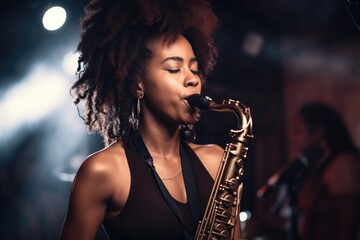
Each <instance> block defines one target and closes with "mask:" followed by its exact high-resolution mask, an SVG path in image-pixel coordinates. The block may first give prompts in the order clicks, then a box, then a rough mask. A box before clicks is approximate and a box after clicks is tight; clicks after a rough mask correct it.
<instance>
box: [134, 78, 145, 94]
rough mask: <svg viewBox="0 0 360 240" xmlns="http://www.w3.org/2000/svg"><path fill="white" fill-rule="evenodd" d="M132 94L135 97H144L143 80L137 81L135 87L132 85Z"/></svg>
mask: <svg viewBox="0 0 360 240" xmlns="http://www.w3.org/2000/svg"><path fill="white" fill-rule="evenodd" d="M133 94H134V95H135V96H136V97H137V98H140V99H141V98H143V97H144V84H143V82H142V81H141V80H140V81H137V83H136V85H135V87H134V91H133Z"/></svg>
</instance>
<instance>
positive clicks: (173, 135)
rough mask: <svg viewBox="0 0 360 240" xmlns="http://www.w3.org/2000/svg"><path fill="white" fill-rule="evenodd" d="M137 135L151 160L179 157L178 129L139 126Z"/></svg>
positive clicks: (154, 125)
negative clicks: (138, 134)
mask: <svg viewBox="0 0 360 240" xmlns="http://www.w3.org/2000/svg"><path fill="white" fill-rule="evenodd" d="M139 133H140V135H141V137H142V139H143V141H144V143H145V145H146V147H147V148H148V150H149V152H150V154H151V156H152V157H153V158H159V157H160V158H163V159H170V158H174V157H175V156H179V147H180V135H179V128H178V127H176V128H175V127H173V128H170V129H169V128H165V127H161V126H159V125H156V124H152V125H151V126H149V125H147V126H146V125H145V126H144V124H140V125H139Z"/></svg>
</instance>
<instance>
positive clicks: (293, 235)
mask: <svg viewBox="0 0 360 240" xmlns="http://www.w3.org/2000/svg"><path fill="white" fill-rule="evenodd" d="M286 187H287V192H288V196H289V208H290V216H289V220H290V226H289V230H288V234H287V239H288V240H297V239H298V232H297V227H298V211H297V198H298V195H299V181H291V182H289V183H288V184H287V186H286Z"/></svg>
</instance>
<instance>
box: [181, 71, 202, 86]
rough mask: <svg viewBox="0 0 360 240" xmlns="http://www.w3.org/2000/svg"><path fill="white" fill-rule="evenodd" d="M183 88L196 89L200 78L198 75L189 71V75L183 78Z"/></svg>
mask: <svg viewBox="0 0 360 240" xmlns="http://www.w3.org/2000/svg"><path fill="white" fill-rule="evenodd" d="M184 84H185V86H186V87H196V86H198V85H199V84H200V77H199V75H198V74H195V73H193V72H192V71H191V70H189V73H188V74H187V75H186V77H185V83H184Z"/></svg>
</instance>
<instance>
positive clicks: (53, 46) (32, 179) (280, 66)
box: [0, 0, 360, 239]
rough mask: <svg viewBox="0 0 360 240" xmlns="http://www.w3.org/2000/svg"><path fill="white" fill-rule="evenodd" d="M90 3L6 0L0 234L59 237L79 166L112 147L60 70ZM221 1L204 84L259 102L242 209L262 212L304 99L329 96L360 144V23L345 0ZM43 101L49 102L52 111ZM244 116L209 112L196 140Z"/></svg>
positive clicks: (222, 94)
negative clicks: (47, 20) (55, 13)
mask: <svg viewBox="0 0 360 240" xmlns="http://www.w3.org/2000/svg"><path fill="white" fill-rule="evenodd" d="M86 2H87V1H84V0H81V1H80V0H73V1H70V0H64V1H46V0H41V1H39V0H34V1H26V0H18V1H7V0H5V1H1V3H0V6H1V9H0V11H1V14H0V24H1V28H0V29H1V34H0V54H1V59H0V116H1V117H0V150H1V152H0V154H1V155H0V157H1V159H0V204H1V205H0V212H1V214H0V238H1V239H56V238H57V236H58V234H59V231H60V229H61V224H62V221H63V218H64V216H65V214H66V208H67V201H68V194H69V190H70V186H71V179H72V177H73V174H74V173H75V171H76V169H77V167H78V166H79V164H80V163H81V161H82V159H83V158H84V157H85V156H87V155H88V154H90V153H91V152H94V151H96V150H98V149H100V148H101V147H102V146H103V144H102V141H101V139H100V138H99V137H97V136H93V135H91V136H89V135H87V133H86V130H85V127H84V126H83V125H82V123H81V119H80V118H79V117H78V116H77V110H76V108H75V107H74V106H73V104H72V102H71V98H70V95H69V93H68V87H70V85H71V83H72V82H73V81H74V76H71V75H67V74H65V73H64V72H62V70H61V69H62V66H61V64H62V59H63V57H64V55H65V54H66V53H67V52H73V51H74V50H75V47H76V43H77V40H78V21H79V17H80V16H81V14H82V8H83V6H85V4H86ZM212 4H213V8H214V11H215V13H216V14H217V15H218V17H219V20H220V23H221V25H220V28H219V31H218V33H217V34H216V38H215V40H216V45H217V46H218V48H219V54H220V57H219V60H218V64H217V66H216V68H215V70H214V72H213V74H212V75H211V76H210V78H209V81H208V83H207V85H206V87H205V92H206V93H207V94H208V95H210V96H211V97H212V98H213V99H214V100H216V101H221V100H222V99H228V98H233V99H238V100H240V101H241V102H242V103H243V104H245V105H246V106H249V107H250V108H251V110H252V116H253V121H254V135H255V138H254V141H253V142H252V143H251V145H250V150H249V156H248V158H247V159H246V161H245V179H244V184H245V189H244V192H243V197H242V205H241V208H242V210H248V211H250V212H252V213H253V215H254V217H256V214H258V213H257V199H256V197H255V193H256V191H257V189H258V188H259V187H260V186H261V185H262V184H263V183H265V181H266V180H267V178H268V177H269V176H271V175H272V174H273V173H274V172H275V171H276V170H277V169H278V168H279V167H280V166H281V165H282V164H284V163H285V162H287V161H290V160H291V159H292V158H293V157H294V156H295V154H296V151H295V150H294V149H293V148H292V144H291V124H292V116H293V115H294V114H295V112H296V110H297V109H298V108H299V107H300V106H301V105H302V104H303V103H305V102H309V101H315V100H316V101H324V102H326V103H328V104H329V105H332V106H333V107H335V108H336V109H337V110H339V111H340V112H341V114H342V115H343V117H344V119H345V121H346V123H347V125H348V127H349V128H350V129H351V132H352V135H353V137H354V140H355V142H356V144H357V146H360V137H359V136H360V123H359V119H360V111H359V110H360V107H359V102H360V82H359V81H360V72H359V70H358V69H359V68H358V66H357V64H358V62H359V60H360V59H359V58H360V55H359V54H360V52H359V50H360V49H359V48H360V42H359V34H360V31H359V29H358V28H357V25H356V24H355V22H354V21H353V19H352V17H351V15H350V14H349V12H348V10H347V8H346V6H345V4H344V2H343V1H339V0H326V1H325V0H318V1H312V0H303V1H290V0H272V1H266V0H257V1H239V0H238V1H235V0H228V1H226V0H225V1H220V0H218V1H215V0H214V1H212ZM54 5H60V6H62V7H64V8H65V9H66V10H67V13H68V18H67V20H66V22H65V25H64V26H63V27H62V28H61V29H59V30H57V31H54V32H49V31H47V30H45V29H44V28H43V27H42V24H41V18H42V15H43V13H44V12H45V10H46V9H47V8H48V7H50V6H54ZM355 11H358V10H356V9H355ZM356 17H358V15H356V16H355V18H356ZM51 74H57V75H56V76H61V77H62V78H64V79H65V82H64V85H59V86H62V87H63V88H59V87H56V86H58V85H56V86H55V85H54V87H50V88H45V89H43V90H42V91H38V85H37V84H41V83H47V82H51V81H52V76H53V75H51ZM31 79H35V80H31ZM31 81H37V82H36V84H35V83H32V82H31ZM21 86H23V87H21ZM49 86H53V85H49ZM19 89H20V90H21V91H20V90H19ZM34 93H37V94H36V95H35V96H34V95H31V94H34ZM28 94H29V96H31V97H29V98H25V96H27V95H28ZM55 96H59V97H58V98H55ZM59 99H60V100H59ZM15 100H16V101H15ZM51 102H53V104H52V105H51V104H50V103H51ZM10 103H11V104H12V105H11V104H10ZM38 103H42V104H46V103H48V104H50V107H47V108H46V109H47V110H46V111H45V110H44V109H45V107H44V106H45V105H41V104H38ZM9 106H10V107H9ZM46 106H48V105H46ZM42 110H43V112H41V111H42ZM39 112H41V114H40V113H39ZM35 113H36V114H37V115H36V116H37V117H36V118H34V116H35ZM34 119H35V120H34ZM235 124H236V121H235V119H234V118H233V116H232V115H231V114H220V113H214V112H205V113H203V114H202V118H201V120H200V124H198V126H197V129H196V130H197V141H198V142H199V143H211V142H215V143H217V144H219V145H221V146H223V147H224V146H225V144H226V143H227V142H228V141H229V139H228V133H229V131H230V129H231V128H233V127H234V126H235ZM99 238H101V237H99Z"/></svg>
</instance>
